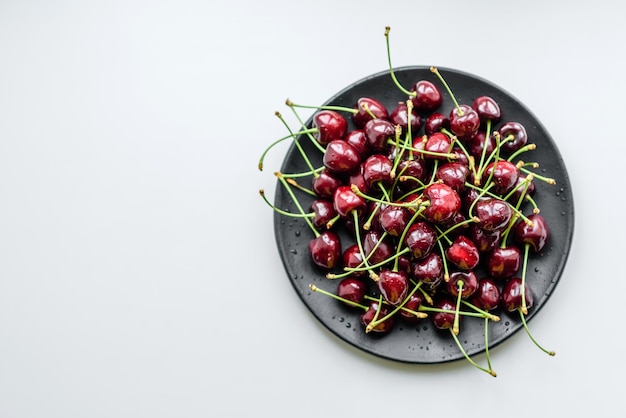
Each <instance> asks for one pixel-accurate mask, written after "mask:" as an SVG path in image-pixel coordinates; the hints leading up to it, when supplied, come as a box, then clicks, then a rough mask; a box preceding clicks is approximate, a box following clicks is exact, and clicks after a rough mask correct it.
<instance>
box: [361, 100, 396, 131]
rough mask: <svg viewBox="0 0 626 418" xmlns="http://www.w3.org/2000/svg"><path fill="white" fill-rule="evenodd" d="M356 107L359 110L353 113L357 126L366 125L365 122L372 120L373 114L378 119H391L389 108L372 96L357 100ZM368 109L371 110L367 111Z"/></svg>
mask: <svg viewBox="0 0 626 418" xmlns="http://www.w3.org/2000/svg"><path fill="white" fill-rule="evenodd" d="M355 108H356V110H357V112H356V113H355V114H353V115H352V121H353V122H354V124H355V125H356V127H357V128H363V127H365V124H366V123H367V122H368V121H370V120H372V116H371V115H370V113H371V114H373V115H374V117H375V118H376V119H389V112H388V111H387V108H386V107H385V106H384V105H383V104H382V103H381V102H380V101H378V100H376V99H374V98H372V97H361V98H359V99H358V100H357V102H356V105H355ZM365 109H368V110H369V111H366V110H365Z"/></svg>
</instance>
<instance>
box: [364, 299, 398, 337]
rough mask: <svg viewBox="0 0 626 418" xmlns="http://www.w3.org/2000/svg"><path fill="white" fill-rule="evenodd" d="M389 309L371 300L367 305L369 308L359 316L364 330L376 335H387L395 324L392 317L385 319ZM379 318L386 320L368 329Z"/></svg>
mask: <svg viewBox="0 0 626 418" xmlns="http://www.w3.org/2000/svg"><path fill="white" fill-rule="evenodd" d="M390 312H391V309H390V307H389V306H387V305H385V304H382V303H379V302H378V301H375V300H372V301H370V303H369V307H368V309H367V311H365V313H363V314H361V317H360V318H361V324H363V326H365V327H366V330H368V331H373V332H377V333H388V332H389V331H391V330H392V329H393V326H394V324H395V320H394V316H389V317H388V318H386V317H387V316H388V315H389V313H390ZM381 318H386V319H385V320H384V321H381V322H379V323H377V324H376V326H374V327H369V325H370V324H371V323H372V322H373V321H375V320H377V319H381Z"/></svg>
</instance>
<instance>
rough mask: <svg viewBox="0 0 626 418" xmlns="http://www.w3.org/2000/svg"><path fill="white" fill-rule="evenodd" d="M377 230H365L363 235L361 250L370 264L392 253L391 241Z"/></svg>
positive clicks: (379, 261) (387, 257) (380, 261)
mask: <svg viewBox="0 0 626 418" xmlns="http://www.w3.org/2000/svg"><path fill="white" fill-rule="evenodd" d="M385 237H386V235H385V236H383V234H382V233H380V232H378V231H367V232H366V233H365V235H364V237H363V252H364V253H365V256H366V258H367V259H368V261H369V263H370V264H380V263H382V262H384V261H385V260H389V259H390V257H391V256H392V255H393V254H394V248H393V245H392V244H391V242H390V241H389V240H388V239H386V238H385Z"/></svg>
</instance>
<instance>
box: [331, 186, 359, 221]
mask: <svg viewBox="0 0 626 418" xmlns="http://www.w3.org/2000/svg"><path fill="white" fill-rule="evenodd" d="M333 206H334V208H335V211H337V213H338V214H339V216H341V217H343V218H353V217H354V215H353V213H354V212H355V211H356V212H357V214H361V213H363V211H365V210H366V209H367V204H366V202H365V199H363V198H362V197H361V196H359V195H357V194H356V193H354V191H353V190H352V188H351V187H350V186H339V187H338V188H337V190H335V194H334V195H333Z"/></svg>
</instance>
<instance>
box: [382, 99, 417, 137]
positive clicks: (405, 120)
mask: <svg viewBox="0 0 626 418" xmlns="http://www.w3.org/2000/svg"><path fill="white" fill-rule="evenodd" d="M389 119H390V121H391V123H392V124H393V125H399V126H400V127H401V128H402V131H403V132H407V131H408V128H409V109H408V106H407V104H406V102H398V104H397V105H396V107H395V108H394V109H393V111H392V112H391V114H390V115H389ZM422 123H423V122H422V119H421V118H420V116H419V115H418V114H417V112H415V110H412V111H411V132H414V133H415V132H417V131H419V129H420V128H421V127H422Z"/></svg>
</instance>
